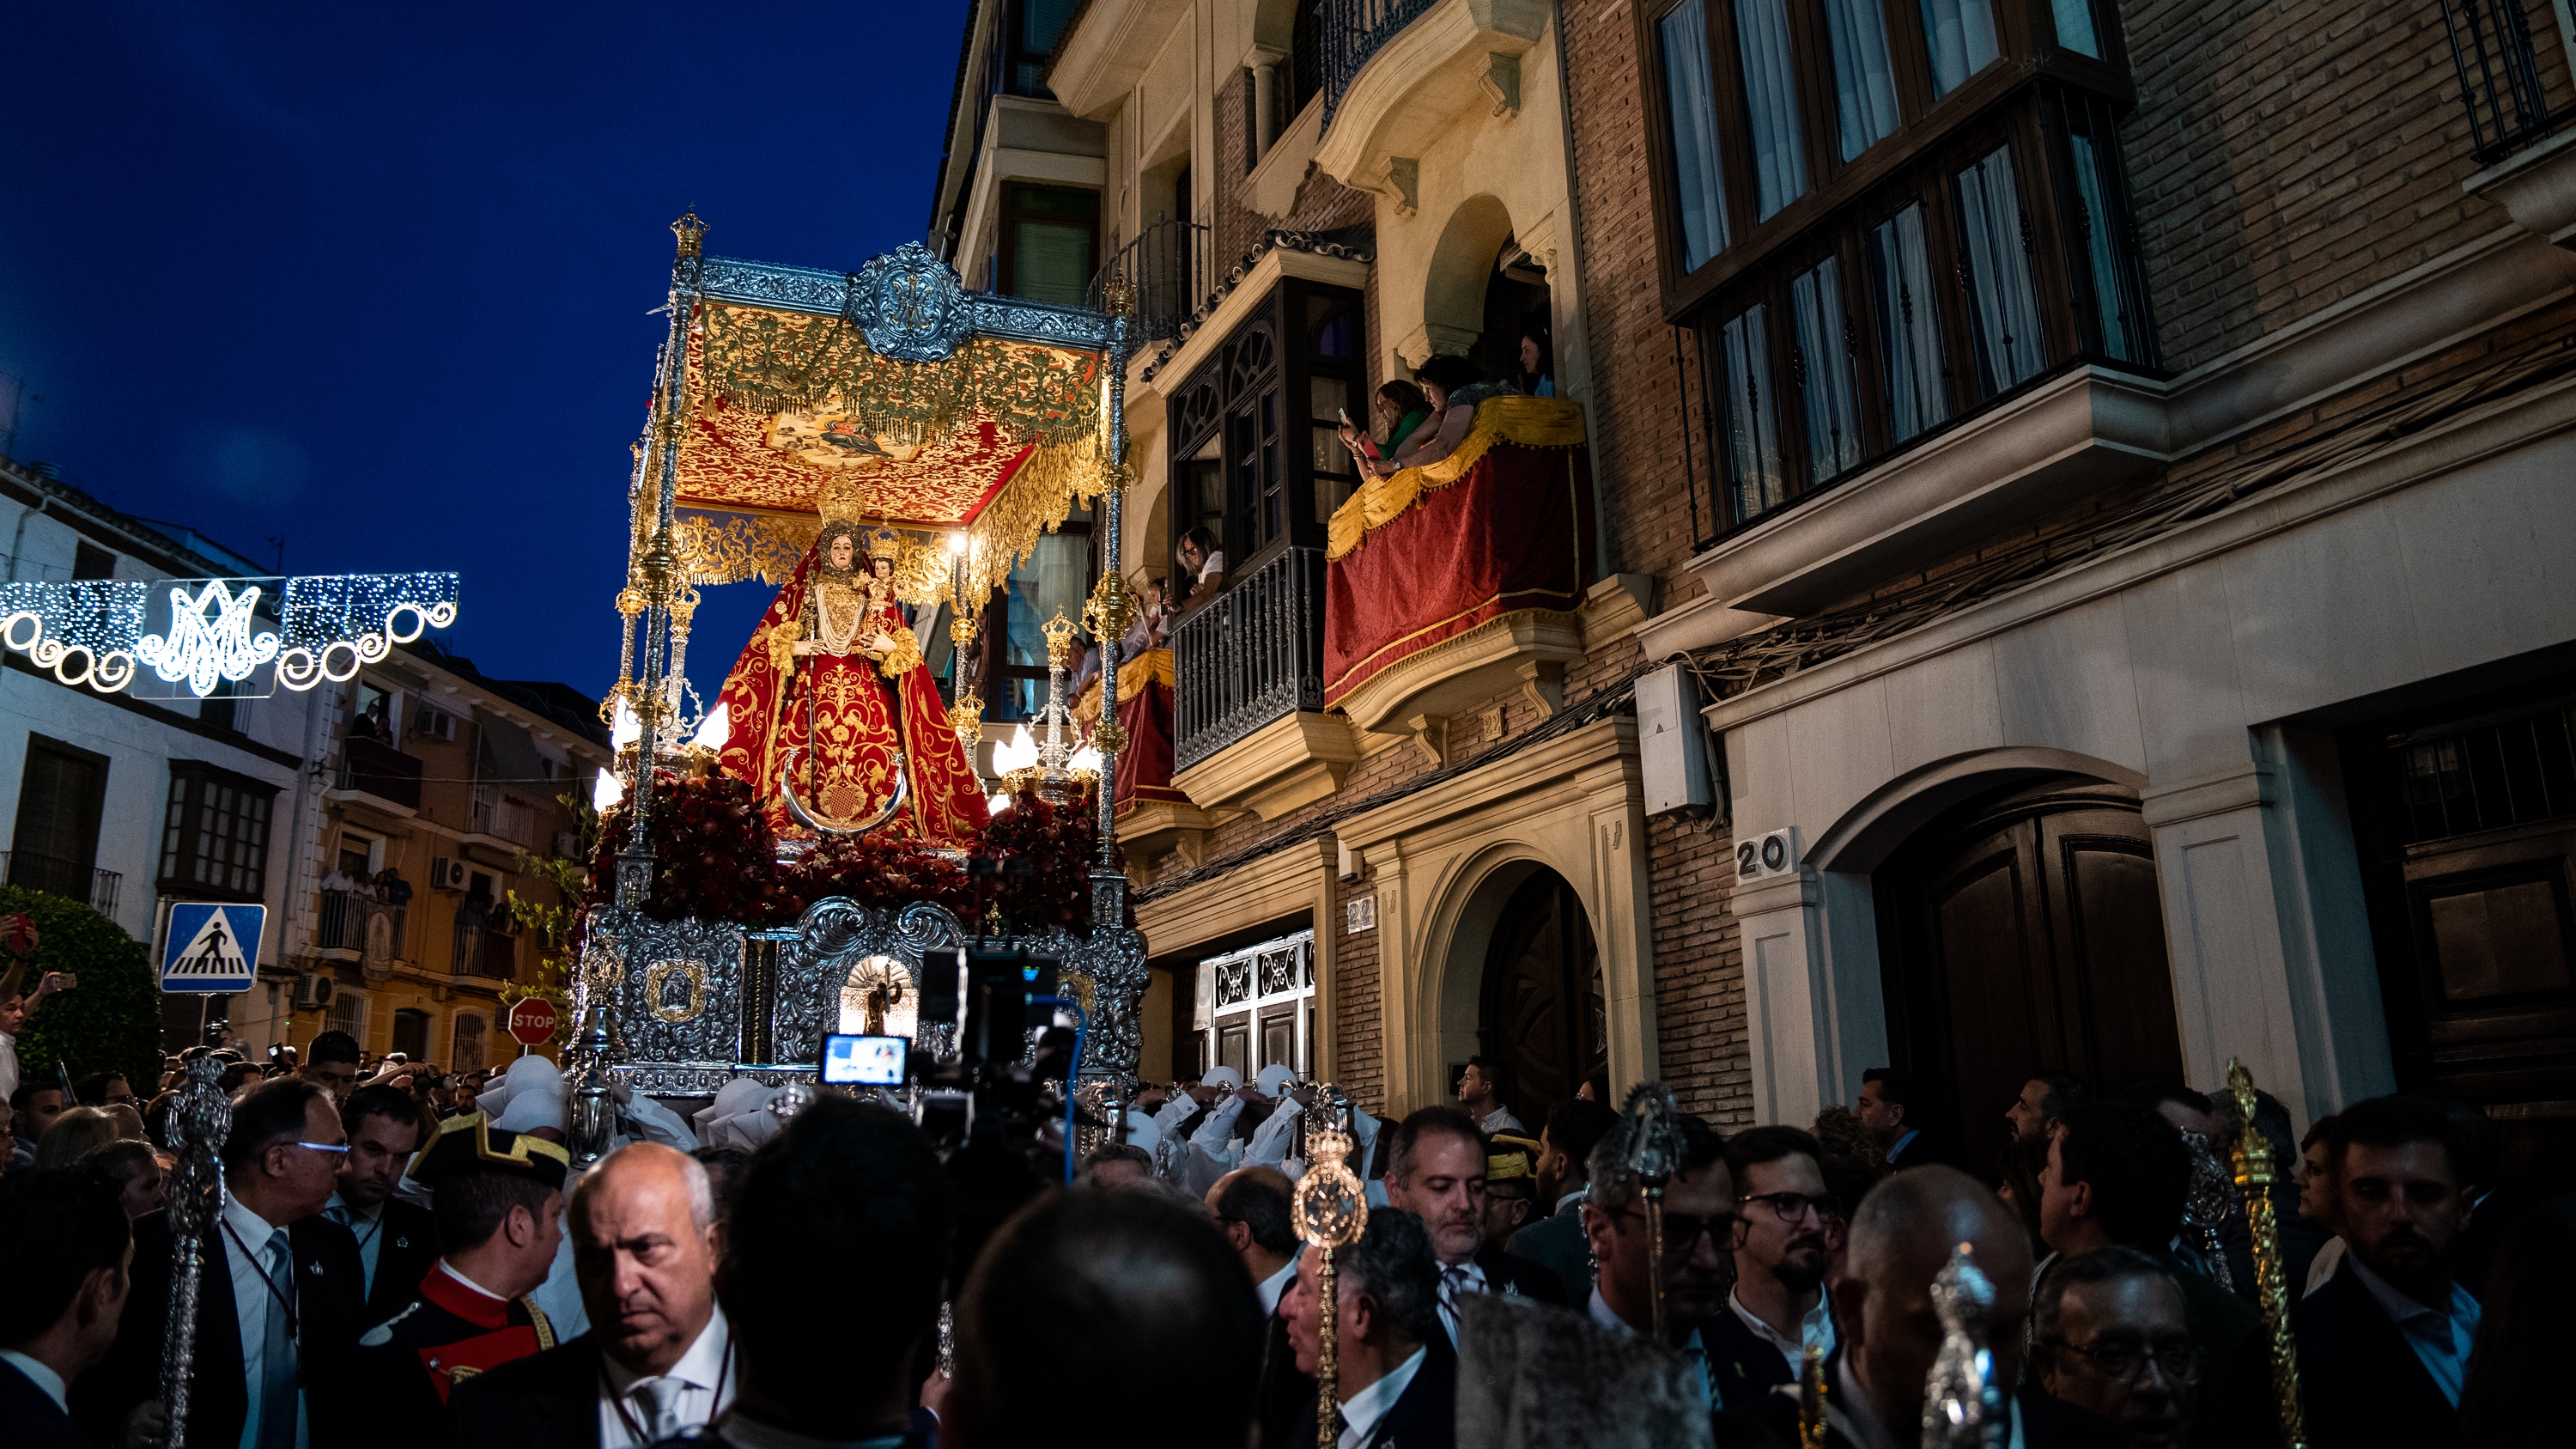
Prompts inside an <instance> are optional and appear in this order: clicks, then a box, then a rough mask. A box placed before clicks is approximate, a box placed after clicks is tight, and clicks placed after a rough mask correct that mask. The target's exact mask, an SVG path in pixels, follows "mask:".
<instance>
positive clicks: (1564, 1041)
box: [1477, 867, 1610, 1135]
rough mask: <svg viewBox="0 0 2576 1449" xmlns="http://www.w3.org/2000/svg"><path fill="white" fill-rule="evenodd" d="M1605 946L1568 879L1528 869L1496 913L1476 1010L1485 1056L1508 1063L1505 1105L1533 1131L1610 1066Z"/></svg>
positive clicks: (1551, 873)
mask: <svg viewBox="0 0 2576 1449" xmlns="http://www.w3.org/2000/svg"><path fill="white" fill-rule="evenodd" d="M1604 1012H1605V998H1604V994H1603V991H1602V984H1601V953H1600V951H1599V949H1598V948H1597V947H1596V946H1595V944H1594V942H1593V938H1592V923H1591V922H1590V921H1589V920H1587V919H1586V918H1585V916H1584V913H1583V902H1582V900H1581V899H1580V898H1579V897H1577V896H1576V895H1575V893H1574V887H1573V886H1571V885H1568V884H1567V883H1566V880H1565V877H1563V876H1561V875H1558V874H1557V873H1556V872H1555V871H1552V870H1548V869H1546V868H1545V867H1541V868H1539V869H1537V870H1534V871H1532V872H1530V875H1529V877H1528V879H1526V880H1524V881H1522V882H1521V883H1520V885H1519V887H1518V888H1516V889H1515V890H1514V891H1513V892H1512V894H1511V898H1510V899H1508V900H1506V901H1505V902H1504V903H1503V908H1502V910H1501V912H1500V913H1499V914H1497V915H1496V917H1495V919H1494V933H1493V936H1492V938H1491V941H1490V943H1489V944H1488V945H1487V947H1486V949H1485V981H1484V997H1483V1000H1482V1002H1481V1004H1480V1007H1479V1010H1478V1024H1477V1038H1478V1049H1479V1052H1480V1054H1482V1055H1484V1056H1488V1057H1493V1058H1496V1059H1499V1060H1501V1061H1503V1062H1505V1063H1507V1064H1509V1066H1510V1069H1511V1085H1510V1089H1509V1090H1508V1091H1507V1092H1506V1093H1505V1094H1504V1099H1503V1100H1504V1105H1506V1106H1508V1107H1510V1108H1511V1109H1512V1114H1513V1115H1514V1116H1516V1117H1518V1118H1520V1119H1521V1121H1522V1123H1523V1124H1524V1125H1526V1126H1527V1127H1528V1128H1529V1130H1530V1132H1531V1134H1532V1135H1536V1134H1537V1132H1538V1130H1539V1127H1540V1125H1541V1124H1542V1123H1544V1122H1545V1121H1546V1120H1547V1113H1548V1110H1549V1109H1550V1108H1552V1107H1554V1106H1555V1105H1556V1104H1557V1103H1559V1102H1562V1101H1564V1100H1565V1099H1566V1098H1568V1097H1571V1096H1573V1095H1574V1092H1575V1089H1576V1088H1577V1087H1579V1086H1581V1085H1582V1084H1583V1080H1584V1079H1585V1078H1586V1077H1591V1076H1598V1075H1604V1074H1606V1073H1607V1072H1608V1071H1609V1069H1610V1058H1609V1046H1608V1041H1609V1038H1608V1032H1607V1028H1606V1022H1605V1020H1604Z"/></svg>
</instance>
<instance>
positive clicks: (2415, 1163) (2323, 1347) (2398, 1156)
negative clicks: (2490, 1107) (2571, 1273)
mask: <svg viewBox="0 0 2576 1449" xmlns="http://www.w3.org/2000/svg"><path fill="white" fill-rule="evenodd" d="M2327 1142H2328V1149H2327V1150H2328V1153H2329V1156H2330V1157H2331V1158H2332V1159H2333V1160H2334V1161H2336V1162H2337V1163H2338V1164H2339V1166H2338V1169H2337V1171H2336V1174H2335V1177H2336V1192H2337V1194H2338V1201H2339V1203H2340V1205H2341V1207H2342V1209H2343V1218H2344V1224H2343V1228H2344V1241H2345V1242H2346V1243H2347V1244H2348V1245H2349V1249H2348V1251H2347V1252H2346V1253H2345V1255H2344V1261H2343V1263H2342V1265H2341V1266H2340V1267H2338V1268H2337V1269H2336V1270H2335V1275H2334V1277H2333V1278H2331V1279H2329V1280H2327V1282H2326V1285H2325V1286H2324V1287H2322V1288H2320V1289H2318V1290H2317V1291H2316V1292H2314V1293H2311V1294H2309V1295H2308V1296H2307V1297H2305V1298H2302V1299H2300V1300H2299V1302H2298V1303H2297V1305H2296V1306H2295V1307H2293V1308H2292V1310H2291V1313H2290V1322H2291V1326H2292V1327H2293V1328H2294V1329H2295V1330H2296V1332H2297V1334H2298V1340H2299V1376H2300V1379H2301V1388H2302V1389H2303V1391H2304V1392H2303V1398H2304V1399H2305V1401H2306V1405H2307V1428H2308V1442H2309V1443H2310V1444H2311V1445H2313V1446H2315V1449H2342V1446H2345V1445H2376V1444H2439V1443H2443V1442H2445V1441H2446V1440H2448V1439H2449V1438H2450V1435H2451V1429H2452V1426H2453V1425H2454V1423H2455V1422H2456V1421H2457V1420H2458V1418H2459V1403H2460V1387H2461V1383H2462V1381H2463V1379H2464V1378H2465V1377H2466V1375H2467V1370H2468V1359H2469V1346H2470V1345H2471V1344H2472V1343H2473V1342H2474V1341H2475V1340H2476V1338H2477V1330H2478V1303H2477V1300H2476V1299H2474V1298H2471V1297H2470V1296H2469V1294H2468V1291H2467V1290H2466V1289H2464V1288H2462V1287H2460V1285H2459V1284H2458V1283H2457V1282H2456V1281H2454V1279H2453V1273H2452V1264H2453V1259H2454V1256H2455V1254H2456V1252H2457V1249H2458V1245H2459V1238H2460V1230H2461V1228H2462V1226H2463V1225H2464V1221H2465V1219H2466V1216H2467V1203H2466V1201H2465V1199H2464V1196H2463V1194H2462V1192H2461V1184H2460V1182H2459V1178H2458V1175H2457V1172H2456V1170H2455V1168H2454V1167H2453V1165H2452V1164H2453V1161H2454V1157H2453V1144H2454V1132H2453V1129H2452V1127H2451V1124H2450V1122H2449V1119H2448V1118H2447V1117H2446V1115H2445V1113H2444V1111H2443V1108H2442V1106H2441V1105H2440V1104H2438V1103H2434V1102H2431V1101H2427V1100H2424V1099H2421V1098H2412V1097H2403V1096H2400V1097H2379V1098H2374V1099H2372V1100H2370V1101H2367V1102H2361V1103H2358V1104H2356V1105H2354V1106H2352V1107H2349V1108H2347V1109H2345V1110H2344V1111H2343V1112H2342V1113H2341V1114H2340V1115H2338V1116H2337V1117H2336V1119H2335V1126H2334V1131H2333V1132H2332V1134H2330V1136H2329V1137H2328V1139H2327Z"/></svg>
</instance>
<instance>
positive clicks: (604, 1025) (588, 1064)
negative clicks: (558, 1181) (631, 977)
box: [564, 1006, 617, 1169]
mask: <svg viewBox="0 0 2576 1449" xmlns="http://www.w3.org/2000/svg"><path fill="white" fill-rule="evenodd" d="M573 1049H574V1050H575V1051H576V1052H578V1053H579V1056H578V1058H577V1063H578V1071H577V1075H576V1078H575V1083H576V1085H575V1086H574V1087H573V1091H572V1098H571V1102H570V1104H569V1105H570V1107H571V1109H572V1113H571V1119H570V1120H569V1121H567V1122H566V1123H565V1124H564V1125H565V1127H566V1129H567V1131H566V1132H565V1134H564V1135H565V1136H567V1137H569V1138H570V1139H571V1141H570V1142H569V1143H567V1144H566V1145H567V1146H569V1147H570V1148H571V1149H572V1165H573V1167H574V1168H575V1169H580V1168H585V1167H588V1166H590V1165H591V1164H592V1163H595V1162H597V1161H599V1159H601V1158H603V1157H606V1156H607V1155H608V1149H609V1148H610V1147H611V1146H612V1145H614V1143H615V1141H616V1138H617V1094H616V1090H615V1089H614V1088H612V1087H611V1086H610V1085H609V1082H608V1065H609V1059H610V1058H611V1057H612V1056H614V1055H615V1054H616V1051H617V1038H616V1037H615V1036H614V1035H613V1034H612V1033H611V1032H610V1031H609V1029H608V1008H607V1007H606V1006H594V1007H592V1008H591V1009H590V1020H589V1021H588V1022H587V1023H586V1024H584V1026H583V1028H582V1032H581V1035H580V1036H579V1037H578V1038H576V1039H575V1040H574V1042H573Z"/></svg>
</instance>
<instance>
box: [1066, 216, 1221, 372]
mask: <svg viewBox="0 0 2576 1449" xmlns="http://www.w3.org/2000/svg"><path fill="white" fill-rule="evenodd" d="M1208 237H1209V228H1207V227H1204V226H1201V225H1199V224H1198V223H1196V222H1185V221H1156V222H1151V223H1148V224H1147V225H1146V227H1145V228H1144V230H1142V231H1140V232H1138V233H1137V234H1136V239H1135V240H1134V241H1131V242H1129V243H1127V245H1125V246H1123V247H1120V248H1119V249H1118V252H1117V255H1115V256H1112V257H1111V258H1110V259H1109V264H1108V265H1107V266H1104V267H1102V268H1101V269H1100V270H1099V272H1097V273H1096V274H1094V275H1093V277H1092V279H1091V292H1090V296H1089V297H1088V299H1087V304H1088V305H1089V306H1090V307H1091V308H1092V310H1094V311H1107V310H1108V299H1109V293H1110V289H1111V288H1113V287H1124V288H1125V289H1126V291H1127V295H1128V302H1127V315H1128V316H1130V317H1132V318H1134V319H1135V320H1134V322H1133V323H1132V324H1131V325H1130V327H1129V329H1128V333H1127V336H1128V340H1129V341H1131V342H1149V341H1156V342H1158V341H1162V340H1165V339H1167V338H1173V337H1178V336H1180V335H1181V328H1182V327H1183V326H1185V325H1187V323H1188V322H1189V320H1190V318H1191V316H1192V315H1194V314H1195V313H1196V312H1197V311H1198V309H1199V308H1200V307H1201V306H1203V305H1205V304H1207V303H1209V302H1210V301H1212V300H1213V299H1214V296H1215V293H1216V284H1215V280H1214V278H1213V276H1212V274H1211V271H1210V266H1209V261H1208V253H1209V250H1210V242H1209V240H1208Z"/></svg>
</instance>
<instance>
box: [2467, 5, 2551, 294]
mask: <svg viewBox="0 0 2576 1449" xmlns="http://www.w3.org/2000/svg"><path fill="white" fill-rule="evenodd" d="M2442 27H2443V29H2444V30H2446V31H2448V32H2449V34H2450V38H2451V60H2452V64H2453V66H2454V68H2455V70H2456V72H2457V74H2458V76H2459V80H2460V104H2461V106H2462V107H2463V108H2465V109H2466V110H2467V111H2468V114H2469V137H2470V141H2469V144H2470V147H2471V151H2470V154H2471V155H2472V156H2474V157H2475V158H2476V159H2477V162H2478V164H2479V165H2480V166H2482V167H2484V168H2485V169H2484V170H2481V171H2480V172H2478V174H2477V175H2475V176H2472V177H2470V178H2469V179H2468V180H2467V181H2465V182H2463V183H2462V184H2461V188H2460V189H2461V190H2463V191H2466V192H2468V193H2469V194H2470V195H2472V196H2477V197H2483V198H2485V199H2486V200H2488V201H2491V202H2494V203H2495V204H2496V205H2498V206H2500V207H2503V208H2504V210H2505V213H2506V215H2508V216H2511V217H2512V218H2513V220H2514V223H2515V224H2516V225H2518V226H2520V227H2521V228H2522V229H2523V230H2525V231H2528V232H2530V233H2532V234H2533V235H2535V236H2538V237H2540V238H2542V239H2544V240H2546V241H2548V242H2550V243H2551V244H2552V245H2555V246H2561V247H2569V248H2576V108H2562V109H2560V110H2557V111H2555V112H2553V111H2552V110H2551V109H2550V108H2549V98H2548V96H2547V94H2546V92H2545V91H2544V89H2543V87H2542V85H2541V79H2540V62H2539V60H2538V58H2537V57H2536V56H2534V54H2533V53H2532V49H2531V28H2530V25H2529V23H2528V22H2527V21H2526V20H2525V19H2524V17H2523V10H2522V7H2521V6H2520V5H2519V4H2516V3H2513V0H2442Z"/></svg>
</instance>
